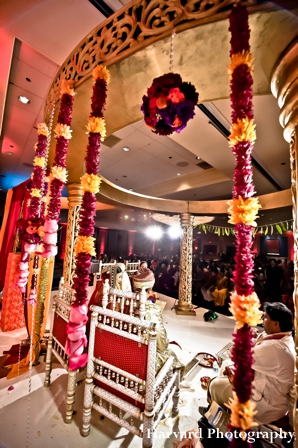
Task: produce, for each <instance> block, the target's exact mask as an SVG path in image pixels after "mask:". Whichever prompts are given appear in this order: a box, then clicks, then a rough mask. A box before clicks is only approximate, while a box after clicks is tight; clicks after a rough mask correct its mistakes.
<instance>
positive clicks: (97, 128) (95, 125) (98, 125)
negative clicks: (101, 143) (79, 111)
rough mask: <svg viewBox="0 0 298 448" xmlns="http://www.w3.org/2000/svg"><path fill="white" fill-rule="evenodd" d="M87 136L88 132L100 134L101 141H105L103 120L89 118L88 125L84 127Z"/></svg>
mask: <svg viewBox="0 0 298 448" xmlns="http://www.w3.org/2000/svg"><path fill="white" fill-rule="evenodd" d="M86 128H87V131H88V132H87V134H89V133H90V132H93V133H96V134H100V136H101V139H102V140H103V139H105V137H106V124H105V121H104V119H103V118H98V117H90V118H89V121H88V124H87V126H86Z"/></svg>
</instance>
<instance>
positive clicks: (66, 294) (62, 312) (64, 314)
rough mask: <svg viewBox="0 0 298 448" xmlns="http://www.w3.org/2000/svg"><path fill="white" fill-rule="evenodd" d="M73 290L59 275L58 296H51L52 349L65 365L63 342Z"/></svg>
mask: <svg viewBox="0 0 298 448" xmlns="http://www.w3.org/2000/svg"><path fill="white" fill-rule="evenodd" d="M74 293H75V291H74V290H73V289H72V287H71V286H70V285H67V284H65V283H64V279H63V277H61V280H60V283H59V291H58V296H54V297H53V314H52V320H51V330H50V331H51V334H52V338H53V342H52V343H53V350H54V351H55V352H56V353H55V355H56V354H58V355H59V356H60V358H61V359H59V361H60V362H61V363H62V364H65V366H66V365H67V360H68V356H67V355H66V353H65V351H64V349H65V343H66V339H67V333H66V326H67V323H68V322H69V313H70V308H71V305H72V303H73V301H74V300H75V295H74Z"/></svg>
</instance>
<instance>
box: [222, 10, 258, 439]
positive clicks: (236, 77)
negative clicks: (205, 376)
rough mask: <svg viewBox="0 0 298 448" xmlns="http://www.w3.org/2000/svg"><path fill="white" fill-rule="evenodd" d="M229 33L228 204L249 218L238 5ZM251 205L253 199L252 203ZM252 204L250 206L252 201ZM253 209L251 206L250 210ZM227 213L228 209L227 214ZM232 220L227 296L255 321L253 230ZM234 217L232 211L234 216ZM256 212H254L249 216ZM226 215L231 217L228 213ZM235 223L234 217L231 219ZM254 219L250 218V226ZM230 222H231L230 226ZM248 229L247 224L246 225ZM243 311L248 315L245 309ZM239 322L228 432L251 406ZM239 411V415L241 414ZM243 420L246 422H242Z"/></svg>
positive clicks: (247, 337) (243, 32)
mask: <svg viewBox="0 0 298 448" xmlns="http://www.w3.org/2000/svg"><path fill="white" fill-rule="evenodd" d="M229 30H230V32H231V42H230V43H231V51H230V57H231V65H230V76H231V84H230V86H231V94H230V98H231V106H232V134H231V141H232V142H233V153H234V154H235V157H236V167H235V172H234V188H233V200H232V201H230V202H233V201H234V204H237V206H236V207H235V208H234V209H233V210H234V212H235V210H236V209H237V207H238V205H239V203H240V202H241V201H242V209H241V210H240V208H239V210H240V212H243V210H245V211H247V210H248V212H247V213H249V212H250V211H251V208H250V205H247V204H250V203H249V202H248V200H249V198H251V197H252V196H253V195H254V194H255V190H254V185H253V179H252V165H251V152H252V149H253V143H254V140H255V131H254V125H253V108H252V98H253V91H252V84H253V79H252V75H251V71H252V59H251V55H250V46H249V36H250V30H249V25H248V11H247V9H246V7H245V6H244V5H241V4H240V3H237V4H236V5H235V7H234V8H233V10H232V12H231V14H230V28H229ZM255 201H257V200H255ZM255 204H256V202H255ZM258 208H259V206H258V205H255V210H257V209H258ZM230 210H231V209H230ZM240 212H239V215H237V219H238V221H237V220H236V222H238V223H237V224H236V226H235V234H236V256H235V262H236V266H235V271H234V276H233V281H234V285H235V293H234V296H233V295H232V303H231V311H232V313H233V314H234V316H235V315H237V313H238V315H241V313H242V315H244V314H245V313H246V310H245V307H243V309H242V308H241V304H242V303H243V302H244V301H245V300H246V303H249V304H250V306H251V307H253V300H255V302H254V303H255V305H254V306H255V307H256V308H257V311H256V312H255V315H256V316H257V318H258V306H259V303H258V300H257V299H255V296H254V293H253V291H254V283H253V267H254V263H253V256H252V253H251V246H252V237H253V227H252V226H251V225H247V224H246V223H244V222H240V223H239V216H241V214H240ZM236 213H237V212H235V215H236ZM255 213H256V212H255ZM231 214H232V213H231ZM234 219H235V218H234ZM253 221H254V220H253V219H252V222H253ZM234 222H235V221H234ZM252 225H253V224H252ZM247 311H249V310H247ZM245 322H246V320H245V318H244V319H243V322H242V323H241V324H240V325H238V329H237V331H236V334H234V345H233V349H232V360H233V361H234V363H235V372H234V379H233V390H234V392H235V394H236V396H234V399H233V400H232V402H231V404H230V405H231V410H232V416H231V427H230V429H231V431H237V430H238V431H243V430H244V431H246V430H248V429H249V427H250V425H251V423H252V421H253V415H254V406H253V404H252V403H251V402H250V397H251V394H252V381H253V370H252V364H253V352H252V346H253V343H252V333H251V329H250V326H249V325H248V324H247V323H245ZM243 410H244V411H245V412H244V413H243ZM244 415H245V416H246V417H244ZM230 446H231V447H233V448H240V447H243V448H244V447H250V446H251V444H250V443H248V442H247V440H246V438H245V437H244V438H243V439H241V438H233V439H232V441H231V444H230Z"/></svg>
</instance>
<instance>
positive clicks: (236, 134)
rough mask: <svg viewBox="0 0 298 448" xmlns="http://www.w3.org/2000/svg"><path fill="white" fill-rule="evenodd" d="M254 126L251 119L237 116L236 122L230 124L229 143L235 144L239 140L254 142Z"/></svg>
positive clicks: (255, 136)
mask: <svg viewBox="0 0 298 448" xmlns="http://www.w3.org/2000/svg"><path fill="white" fill-rule="evenodd" d="M255 127H256V125H255V124H254V123H253V120H251V119H249V118H247V117H246V118H242V119H240V118H238V119H237V122H236V123H233V124H232V127H231V135H230V137H229V140H230V141H229V145H230V146H236V145H237V143H240V142H251V143H254V142H255V140H256V138H257V134H256V130H255Z"/></svg>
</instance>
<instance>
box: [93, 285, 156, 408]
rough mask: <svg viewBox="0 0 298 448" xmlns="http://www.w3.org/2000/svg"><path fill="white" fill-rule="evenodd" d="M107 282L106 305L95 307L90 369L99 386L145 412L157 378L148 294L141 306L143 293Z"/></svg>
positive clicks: (153, 331)
mask: <svg viewBox="0 0 298 448" xmlns="http://www.w3.org/2000/svg"><path fill="white" fill-rule="evenodd" d="M106 282H107V283H106V284H105V287H106V288H107V290H104V297H103V301H102V306H101V307H99V306H95V305H93V306H92V307H91V310H92V317H91V326H90V336H89V354H88V359H89V361H88V368H92V370H93V371H92V375H93V377H94V379H95V382H96V384H97V385H99V386H100V387H102V388H103V389H105V390H107V391H108V392H111V393H113V394H114V395H116V396H118V397H120V398H122V399H124V400H126V401H127V402H129V403H131V404H134V405H136V406H138V407H139V408H141V409H143V408H144V403H145V399H144V392H145V387H146V381H147V377H148V375H149V374H150V376H152V374H153V376H154V375H155V357H156V333H155V323H153V322H150V321H146V320H145V319H144V317H145V301H146V293H145V291H143V292H142V293H141V295H142V297H141V298H139V304H138V302H137V297H138V296H139V294H136V293H129V292H125V291H119V290H116V289H113V288H110V289H109V287H108V281H107V280H106ZM143 302H144V303H143ZM135 304H138V307H135ZM143 308H144V311H143ZM116 309H117V311H116ZM133 311H134V312H135V314H138V316H137V317H136V316H134V313H133ZM149 360H150V362H149ZM89 363H92V364H93V365H92V367H91V366H90V365H89ZM149 371H150V372H149Z"/></svg>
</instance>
